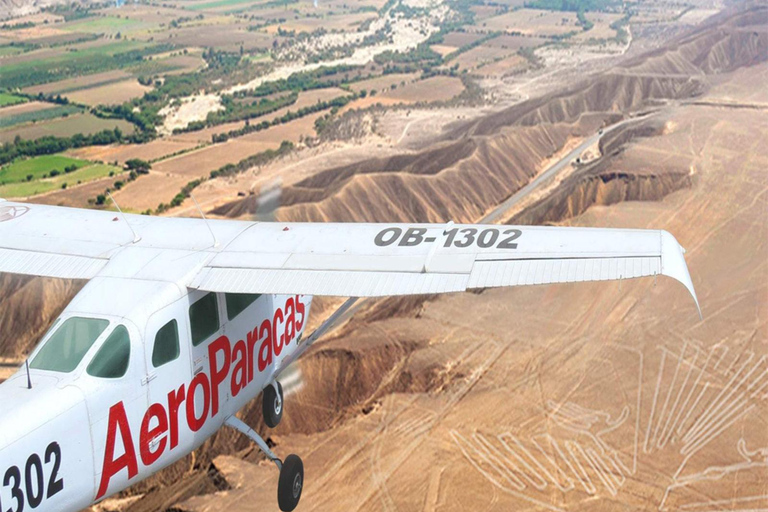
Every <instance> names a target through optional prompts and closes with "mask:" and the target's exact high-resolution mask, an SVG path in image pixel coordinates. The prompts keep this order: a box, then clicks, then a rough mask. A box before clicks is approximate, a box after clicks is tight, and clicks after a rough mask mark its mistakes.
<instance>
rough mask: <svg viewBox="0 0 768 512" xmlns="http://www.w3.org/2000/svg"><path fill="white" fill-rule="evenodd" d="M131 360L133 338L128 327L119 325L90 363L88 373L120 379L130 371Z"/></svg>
mask: <svg viewBox="0 0 768 512" xmlns="http://www.w3.org/2000/svg"><path fill="white" fill-rule="evenodd" d="M130 360H131V338H130V336H129V335H128V329H126V328H125V326H123V325H118V326H117V327H115V330H114V331H112V334H110V335H109V337H108V338H107V339H106V341H105V342H104V344H103V345H102V346H101V348H100V349H99V351H98V352H96V355H95V356H94V357H93V360H92V361H91V363H90V364H89V365H88V368H87V370H86V371H87V372H88V375H91V376H93V377H101V378H102V379H119V378H120V377H123V376H124V375H125V373H126V372H127V371H128V363H129V362H130Z"/></svg>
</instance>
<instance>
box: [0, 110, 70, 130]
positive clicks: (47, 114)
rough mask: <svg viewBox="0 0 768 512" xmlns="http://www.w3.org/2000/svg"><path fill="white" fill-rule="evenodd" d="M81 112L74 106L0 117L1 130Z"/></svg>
mask: <svg viewBox="0 0 768 512" xmlns="http://www.w3.org/2000/svg"><path fill="white" fill-rule="evenodd" d="M81 110H82V109H81V108H80V107H76V106H74V105H59V106H56V107H52V108H46V109H45V110H36V111H34V112H24V113H23V114H17V115H15V116H7V117H0V128H8V127H9V126H14V125H17V124H23V123H33V122H35V123H36V122H37V121H45V120H48V119H56V118H57V117H65V116H68V115H70V114H74V113H76V112H80V111H81Z"/></svg>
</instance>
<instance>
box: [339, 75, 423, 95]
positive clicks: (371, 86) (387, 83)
mask: <svg viewBox="0 0 768 512" xmlns="http://www.w3.org/2000/svg"><path fill="white" fill-rule="evenodd" d="M418 78H419V74H418V73H393V74H391V75H383V76H380V77H377V78H371V79H369V80H362V81H360V82H355V83H353V84H352V85H351V89H352V90H353V91H355V92H360V91H367V92H368V93H370V92H371V91H379V92H381V91H385V90H387V89H390V88H391V87H392V86H393V85H395V86H397V85H400V84H401V83H403V82H405V83H410V82H413V81H414V80H417V79H418Z"/></svg>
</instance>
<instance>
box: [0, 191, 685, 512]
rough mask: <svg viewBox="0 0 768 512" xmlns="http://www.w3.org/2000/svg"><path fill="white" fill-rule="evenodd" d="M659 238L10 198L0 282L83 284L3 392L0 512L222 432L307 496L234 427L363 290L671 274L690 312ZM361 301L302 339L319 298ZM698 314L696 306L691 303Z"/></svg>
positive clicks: (1, 221) (49, 507) (668, 240)
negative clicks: (87, 206) (152, 212)
mask: <svg viewBox="0 0 768 512" xmlns="http://www.w3.org/2000/svg"><path fill="white" fill-rule="evenodd" d="M683 252H684V251H683V249H682V247H680V245H679V244H678V243H677V241H676V240H675V238H674V237H673V236H672V235H670V234H669V233H667V232H665V231H651V230H617V229H587V228H561V227H528V226H520V227H512V226H499V225H459V224H453V223H448V224H445V225H434V224H432V225H430V224H293V223H282V222H271V223H265V222H240V221H226V220H206V219H205V218H204V217H203V218H202V219H180V218H163V217H147V216H140V215H123V214H122V213H120V212H118V213H113V212H109V211H93V210H80V209H71V208H62V207H54V206H42V205H33V204H20V203H11V202H4V201H3V200H1V199H0V272H11V273H17V274H26V275H33V276H47V277H54V278H66V279H87V280H89V282H88V283H87V284H86V285H85V286H84V287H83V289H82V290H81V291H80V293H78V295H77V296H76V297H75V298H74V300H73V301H72V302H71V303H70V304H69V305H68V306H67V308H66V309H65V310H64V312H63V313H62V314H61V316H60V317H59V318H58V319H57V320H56V322H55V323H54V324H53V326H52V327H51V328H50V330H49V332H48V333H47V334H46V335H45V336H43V338H42V340H41V341H40V343H39V345H38V346H37V347H36V348H35V349H34V350H33V351H32V353H31V354H30V355H29V358H28V359H27V362H26V364H25V365H23V366H22V368H20V369H19V371H18V372H17V373H16V374H14V376H12V377H11V378H10V379H9V380H7V381H6V382H4V383H3V384H1V385H0V511H1V512H23V511H24V510H37V511H41V512H46V511H55V512H76V511H78V510H81V509H83V508H86V507H88V506H90V505H91V504H94V503H97V502H99V501H101V500H103V499H105V498H106V497H108V496H111V495H113V494H115V493H118V492H120V491H122V490H124V489H126V488H127V487H128V486H130V485H132V484H135V483H136V482H139V481H141V480H142V479H145V478H147V477H149V476H151V475H152V474H154V473H156V472H157V471H159V470H161V469H163V468H165V467H167V466H168V465H170V464H173V463H174V462H176V461H178V460H179V459H181V458H182V457H184V456H185V455H187V454H189V453H190V452H191V451H193V450H195V449H196V448H197V447H199V446H200V445H201V444H202V443H203V441H205V440H206V439H208V438H209V437H211V436H212V435H213V434H214V433H216V431H218V430H219V429H220V428H222V427H223V426H225V425H226V426H229V427H232V428H235V429H237V430H239V431H240V432H242V433H243V434H245V435H246V436H248V437H249V438H250V439H251V440H253V442H255V443H256V444H257V445H258V447H259V448H260V449H261V450H262V451H263V452H264V453H265V454H266V456H267V457H268V458H269V459H271V460H272V461H274V463H275V464H276V465H277V467H278V468H279V470H280V475H279V482H278V490H277V498H278V504H279V506H280V509H281V510H285V511H290V510H293V509H294V508H295V507H296V505H297V504H298V502H299V499H300V497H301V492H302V487H303V484H304V469H303V465H302V462H301V459H300V458H299V457H297V456H296V455H289V456H288V457H287V458H286V459H285V460H284V461H283V460H281V459H279V458H278V457H277V456H276V455H275V454H274V453H273V452H272V451H271V450H270V449H269V447H268V446H267V444H266V443H265V442H264V440H263V439H262V438H261V437H259V436H258V435H257V434H256V432H254V431H253V430H252V429H251V428H249V427H248V426H247V425H245V424H244V423H243V422H242V421H241V420H240V419H238V418H237V416H236V415H237V413H238V411H239V410H240V409H242V408H243V407H244V406H245V405H246V404H247V403H248V402H250V401H251V400H253V399H254V398H256V397H257V396H258V395H259V393H264V400H263V402H264V419H265V422H266V424H267V425H268V426H270V427H274V426H276V425H277V424H278V423H280V419H281V417H282V411H283V394H282V388H281V386H280V384H279V382H278V378H279V377H280V374H281V373H282V372H283V371H284V370H285V369H286V367H288V366H289V365H290V364H291V363H293V362H294V361H296V360H297V359H298V358H299V357H300V356H301V355H302V354H303V353H304V352H305V351H306V350H307V348H308V347H310V346H311V345H312V343H313V342H314V341H315V340H316V339H317V338H318V337H319V336H321V335H322V334H323V333H324V332H326V330H327V329H328V328H329V327H330V326H332V325H333V324H334V323H335V322H336V321H337V320H338V319H339V317H340V316H342V314H343V313H344V312H345V311H347V310H348V309H349V307H350V306H351V305H352V303H353V302H354V301H355V300H356V299H355V298H357V297H381V296H387V295H407V294H437V293H449V292H460V291H464V290H467V289H471V288H488V287H497V286H517V285H533V284H545V283H565V282H576V281H599V280H609V279H629V278H634V277H640V276H656V275H658V274H663V275H666V276H670V277H672V278H674V279H676V280H678V281H680V282H681V283H682V284H683V285H685V287H686V288H687V289H688V291H689V292H690V293H691V295H692V296H693V298H694V301H696V296H695V292H694V289H693V284H692V282H691V278H690V275H689V273H688V268H687V266H686V263H685V259H684V258H683ZM315 295H330V296H344V297H352V298H350V299H349V300H347V302H345V303H344V305H343V306H342V307H341V308H340V309H339V310H337V311H336V312H335V313H334V314H333V315H332V316H331V317H330V318H329V319H328V320H327V321H326V322H324V323H323V324H322V325H321V326H320V327H319V328H318V329H317V330H316V331H315V332H314V333H313V334H311V335H309V336H305V329H306V326H307V318H308V316H309V311H310V305H311V302H312V297H313V296H315ZM696 306H697V308H698V302H696Z"/></svg>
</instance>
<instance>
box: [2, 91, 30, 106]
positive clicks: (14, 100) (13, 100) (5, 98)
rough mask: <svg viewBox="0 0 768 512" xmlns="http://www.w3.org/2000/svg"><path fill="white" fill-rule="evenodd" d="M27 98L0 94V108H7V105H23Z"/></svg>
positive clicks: (4, 93)
mask: <svg viewBox="0 0 768 512" xmlns="http://www.w3.org/2000/svg"><path fill="white" fill-rule="evenodd" d="M26 101H27V98H25V97H23V96H16V95H15V94H9V93H7V92H0V107H7V106H8V105H17V104H19V103H24V102H26Z"/></svg>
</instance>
